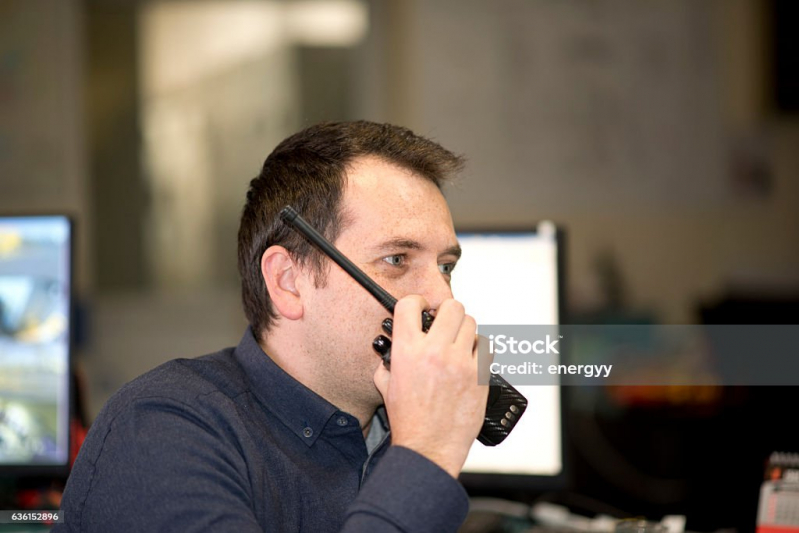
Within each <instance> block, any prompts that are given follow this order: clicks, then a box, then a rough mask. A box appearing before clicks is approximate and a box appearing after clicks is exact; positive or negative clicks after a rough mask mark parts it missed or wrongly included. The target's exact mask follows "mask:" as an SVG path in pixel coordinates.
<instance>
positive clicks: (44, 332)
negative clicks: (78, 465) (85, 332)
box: [0, 216, 72, 475]
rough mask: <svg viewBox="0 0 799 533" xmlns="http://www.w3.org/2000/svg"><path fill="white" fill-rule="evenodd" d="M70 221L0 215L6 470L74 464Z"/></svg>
mask: <svg viewBox="0 0 799 533" xmlns="http://www.w3.org/2000/svg"><path fill="white" fill-rule="evenodd" d="M71 265H72V224H71V222H70V220H69V218H67V217H65V216H14V217H8V216H0V474H3V475H7V474H10V473H17V474H22V475H24V474H31V475H37V474H42V475H44V474H49V473H56V472H58V473H62V472H63V473H65V472H66V469H67V467H68V463H69V422H70V330H71V327H70V326H71V323H70V319H71V313H70V309H71V292H72V291H71V280H72V266H71Z"/></svg>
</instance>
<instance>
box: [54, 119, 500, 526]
mask: <svg viewBox="0 0 799 533" xmlns="http://www.w3.org/2000/svg"><path fill="white" fill-rule="evenodd" d="M460 165H461V161H460V159H459V158H458V157H456V156H454V155H453V154H452V153H450V152H448V151H447V150H445V149H443V148H442V147H440V146H439V145H437V144H435V143H433V142H431V141H429V140H427V139H424V138H421V137H418V136H416V135H414V134H413V133H412V132H410V131H409V130H406V129H404V128H399V127H396V126H391V125H380V124H374V123H370V122H354V123H334V124H322V125H318V126H314V127H311V128H308V129H306V130H304V131H302V132H300V133H298V134H296V135H294V136H292V137H289V138H288V139H286V140H285V141H283V142H282V143H281V144H280V145H279V146H278V147H277V148H276V149H275V150H274V151H273V152H272V154H271V155H270V156H269V157H268V158H267V160H266V162H265V163H264V166H263V169H262V171H261V174H260V175H259V176H258V177H257V178H255V179H254V180H252V182H251V183H250V189H249V191H248V193H247V202H246V205H245V207H244V212H243V214H242V219H241V226H240V229H239V269H240V274H241V277H242V294H243V301H244V308H245V312H246V314H247V317H248V319H249V321H250V324H251V326H250V328H249V329H248V330H247V332H246V333H245V335H244V338H243V339H242V341H241V343H240V344H239V345H238V346H237V347H236V348H230V349H227V350H223V351H221V352H218V353H216V354H212V355H209V356H206V357H203V358H199V359H194V360H177V361H172V362H170V363H167V364H165V365H162V366H161V367H159V368H157V369H155V370H153V371H151V372H149V373H147V374H145V375H144V376H142V377H140V378H139V379H137V380H135V381H133V382H131V383H130V384H128V385H126V386H125V387H124V388H123V389H122V390H121V391H120V392H119V393H117V394H116V395H115V396H114V397H113V398H112V399H111V400H110V401H109V402H108V405H106V407H105V408H104V409H103V411H102V412H101V413H100V415H99V416H98V419H97V421H96V422H95V423H94V425H93V427H92V429H91V432H90V434H89V436H88V438H87V440H86V442H85V444H84V445H83V448H82V450H81V452H80V455H79V457H78V460H77V461H76V463H75V467H74V470H73V472H72V475H71V477H70V479H69V482H68V484H67V488H66V491H65V494H64V499H63V505H62V509H63V512H64V513H65V516H64V518H65V523H64V524H63V526H61V527H60V529H58V528H57V531H58V530H68V531H102V532H107V531H237V532H251V531H252V532H254V531H312V532H324V531H346V532H356V531H357V532H367V531H368V532H375V531H388V532H391V531H403V532H415V531H429V532H436V533H440V532H443V531H454V530H455V529H457V527H458V525H459V524H460V523H461V522H462V520H463V519H464V517H465V514H466V511H467V507H468V505H467V499H466V495H465V492H464V491H463V488H462V487H461V486H460V485H459V484H458V482H457V480H456V477H457V476H458V473H459V472H460V469H461V467H462V466H463V463H464V461H465V459H466V455H467V453H468V450H469V448H470V446H471V444H472V442H473V441H474V439H475V438H476V436H477V434H478V432H479V430H480V427H481V424H482V419H483V415H484V413H485V404H486V397H487V394H488V390H487V389H488V388H487V387H485V386H478V385H477V357H476V347H475V329H476V325H475V322H474V320H473V319H472V318H471V317H469V316H468V315H466V314H465V313H464V309H463V306H461V305H460V304H459V303H458V302H456V301H455V300H453V299H452V294H451V291H450V286H449V281H450V276H451V274H452V269H453V268H454V266H455V263H456V262H457V260H458V257H459V255H460V249H459V247H458V243H457V240H456V237H455V232H454V230H453V225H452V219H451V216H450V213H449V210H448V208H447V204H446V202H445V200H444V197H443V196H442V194H441V192H440V186H441V185H442V184H443V183H444V181H445V180H447V179H448V178H449V177H450V176H451V175H452V174H453V173H454V172H456V171H457V170H459V168H460ZM287 204H291V205H292V206H294V207H295V208H296V209H297V210H298V211H299V212H300V213H301V214H302V215H303V216H304V217H306V218H307V219H308V220H309V221H310V222H311V223H312V224H314V225H315V226H316V227H317V229H319V230H320V231H321V232H322V233H324V234H325V235H326V236H327V237H328V238H329V239H330V240H331V241H333V242H334V243H335V244H336V246H337V247H338V248H339V249H340V250H341V251H342V252H343V253H344V254H345V255H347V256H348V257H349V258H350V259H351V260H352V261H353V262H354V263H355V264H356V265H358V266H359V267H360V268H361V269H362V270H364V271H365V272H366V273H367V274H368V275H369V276H370V277H372V278H373V279H374V280H375V281H376V282H377V283H378V284H380V285H381V286H383V287H384V288H385V289H386V290H388V291H389V292H390V293H391V294H393V295H394V296H396V297H398V298H401V299H400V300H399V302H398V303H397V306H396V309H395V315H394V325H393V331H392V342H393V346H392V360H391V369H390V371H388V370H387V369H386V368H385V367H384V366H383V365H382V361H381V359H380V357H379V356H378V355H377V354H376V353H375V352H374V351H373V349H372V340H373V339H374V338H375V337H376V336H378V335H380V334H382V333H383V330H382V329H381V323H382V321H383V320H384V319H385V318H386V317H387V316H388V314H387V313H386V311H385V310H384V309H383V308H382V307H381V306H380V305H379V303H378V302H377V301H376V300H374V298H373V297H372V296H370V295H369V294H368V293H367V292H366V291H365V290H364V289H363V288H361V287H360V286H359V285H358V284H357V283H356V282H355V281H354V280H352V279H351V278H350V277H349V276H348V275H347V274H345V273H344V272H343V271H342V270H341V269H340V268H339V267H338V266H337V265H335V264H333V263H332V262H331V261H329V260H327V259H326V258H324V257H323V256H322V255H321V254H320V253H319V252H318V251H317V250H315V249H314V248H313V247H312V246H311V245H309V243H308V242H306V241H305V240H304V239H303V238H302V237H301V236H299V235H298V234H296V233H295V232H293V231H292V230H291V229H289V228H288V227H286V226H285V225H283V223H282V222H280V220H279V219H278V213H279V211H280V210H281V209H282V207H283V206H285V205H287ZM424 309H427V310H430V312H431V313H433V314H435V316H436V320H435V322H434V323H433V326H432V327H431V328H430V331H429V332H428V333H427V334H425V333H423V332H422V330H421V312H422V310H424ZM383 405H384V406H385V409H384V410H383V409H382V407H381V406H383ZM386 415H387V417H386ZM389 424H390V434H389Z"/></svg>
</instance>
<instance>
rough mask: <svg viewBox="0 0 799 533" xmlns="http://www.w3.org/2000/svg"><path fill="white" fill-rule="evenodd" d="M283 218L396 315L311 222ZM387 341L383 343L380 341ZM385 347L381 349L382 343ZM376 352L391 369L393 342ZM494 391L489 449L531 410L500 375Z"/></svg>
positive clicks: (390, 302)
mask: <svg viewBox="0 0 799 533" xmlns="http://www.w3.org/2000/svg"><path fill="white" fill-rule="evenodd" d="M280 218H281V220H283V222H285V223H286V224H287V225H289V226H290V227H291V228H293V229H295V230H297V231H298V232H300V233H301V234H302V235H304V236H305V237H306V238H307V239H308V240H309V241H311V243H313V244H314V245H315V246H316V247H317V248H319V249H320V250H321V251H322V252H323V253H324V254H325V255H326V256H328V257H329V258H330V259H332V260H333V261H334V262H335V263H336V264H337V265H338V266H340V267H341V268H342V269H343V270H344V271H345V272H346V273H347V274H349V275H350V276H352V277H353V279H355V281H357V282H358V283H359V284H360V285H361V286H362V287H363V288H364V289H366V290H367V291H369V293H370V294H371V295H372V296H374V297H375V298H376V299H377V301H378V302H380V305H382V306H383V307H385V309H386V310H387V311H388V312H389V313H391V314H392V315H393V314H394V306H395V305H396V303H397V299H396V298H394V297H393V296H391V295H390V294H389V293H388V292H387V291H386V290H385V289H383V288H382V287H381V286H380V285H378V284H377V283H375V282H374V280H372V278H370V277H369V276H367V275H366V274H365V273H364V271H363V270H361V269H360V268H358V267H357V266H355V263H353V262H352V261H350V260H349V259H347V257H346V256H345V255H344V254H342V253H341V252H340V251H339V250H338V248H336V247H335V246H333V244H332V243H331V242H330V241H329V240H327V239H326V238H325V237H324V236H323V235H322V234H321V233H319V232H318V231H316V229H314V227H313V226H311V225H310V224H309V223H308V221H306V220H305V219H304V218H302V217H301V216H300V214H299V213H297V211H295V210H294V208H293V207H291V206H286V207H284V208H283V210H282V211H281V212H280ZM433 318H434V317H433V315H431V314H430V313H428V312H427V311H422V330H423V331H424V332H425V333H427V331H428V330H429V329H430V326H432V324H433ZM392 327H393V323H392V322H391V319H386V320H385V321H384V322H383V329H384V330H385V331H386V332H387V333H389V334H391V329H392ZM381 338H382V339H384V340H383V341H379V339H381ZM381 342H382V343H384V345H383V346H382V347H381V346H379V344H380V343H381ZM374 347H375V350H377V351H378V352H379V353H380V355H381V357H382V358H383V364H384V365H386V367H388V366H389V365H390V363H391V351H390V342H389V341H388V339H386V338H385V337H378V339H375V346H374ZM489 385H490V389H489V392H488V402H487V404H486V414H485V420H484V421H483V427H482V428H481V429H480V434H479V435H478V436H477V440H478V441H480V442H481V443H482V444H484V445H486V446H496V445H497V444H499V443H500V442H502V441H503V440H505V437H507V436H508V435H509V434H510V432H511V431H512V430H513V428H514V427H515V426H516V423H517V422H518V421H519V419H520V418H521V416H522V415H523V414H524V411H525V409H527V398H525V397H524V396H522V395H521V394H520V393H519V391H517V390H516V389H514V388H513V386H511V384H510V383H508V382H507V381H505V379H504V378H503V377H502V376H500V375H498V374H494V373H491V378H490V381H489Z"/></svg>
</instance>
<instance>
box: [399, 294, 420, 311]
mask: <svg viewBox="0 0 799 533" xmlns="http://www.w3.org/2000/svg"><path fill="white" fill-rule="evenodd" d="M426 306H427V302H426V301H425V299H424V298H423V297H421V296H419V295H418V294H411V295H408V296H404V297H402V298H400V299H399V300H397V305H396V306H394V312H395V313H400V312H402V313H410V312H421V310H422V309H424V308H425V307H426Z"/></svg>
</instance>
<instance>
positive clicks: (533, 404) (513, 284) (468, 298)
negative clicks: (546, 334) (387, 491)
mask: <svg viewBox="0 0 799 533" xmlns="http://www.w3.org/2000/svg"><path fill="white" fill-rule="evenodd" d="M458 240H459V242H460V245H461V248H462V249H463V256H462V258H461V260H460V261H459V262H458V266H457V268H456V269H455V271H454V273H453V276H452V292H453V293H454V295H455V298H456V299H457V300H459V301H461V302H462V303H463V304H464V306H465V307H466V312H467V313H468V314H470V315H472V316H473V317H474V318H475V320H477V324H478V328H479V326H480V325H526V324H546V325H551V324H558V282H559V280H558V249H557V240H556V237H555V227H554V225H553V224H551V223H546V222H545V223H542V224H541V225H539V227H538V230H537V231H536V232H529V233H459V234H458ZM516 389H518V390H519V392H521V393H522V394H523V395H524V396H525V397H526V398H527V400H528V406H527V410H526V411H525V413H524V416H523V417H522V419H521V420H520V421H519V423H518V424H517V425H516V427H515V428H514V429H513V431H512V432H511V434H510V435H509V436H508V437H507V438H506V439H505V440H504V441H503V442H502V443H501V444H499V445H498V446H494V447H487V446H484V445H482V444H480V443H479V442H477V441H475V443H474V445H473V446H472V449H471V451H470V453H469V457H468V459H467V461H466V465H465V467H464V470H463V471H464V472H465V473H480V474H489V473H490V474H519V475H535V476H554V475H558V474H560V473H561V470H562V469H563V458H562V456H561V450H562V446H561V415H560V409H561V405H560V390H559V387H557V386H526V387H522V386H519V387H516Z"/></svg>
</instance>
